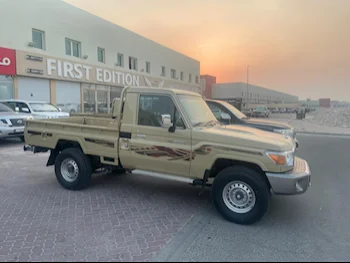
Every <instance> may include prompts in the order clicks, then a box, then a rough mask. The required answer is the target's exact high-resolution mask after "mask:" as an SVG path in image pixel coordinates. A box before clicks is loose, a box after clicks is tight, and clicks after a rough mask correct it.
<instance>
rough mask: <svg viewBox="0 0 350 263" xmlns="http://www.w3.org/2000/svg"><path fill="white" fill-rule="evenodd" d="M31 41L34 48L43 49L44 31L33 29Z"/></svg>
mask: <svg viewBox="0 0 350 263" xmlns="http://www.w3.org/2000/svg"><path fill="white" fill-rule="evenodd" d="M32 41H33V43H34V46H33V47H35V48H38V49H45V33H44V31H41V30H37V29H33V30H32Z"/></svg>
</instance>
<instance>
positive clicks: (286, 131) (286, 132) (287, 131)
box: [273, 129, 294, 138]
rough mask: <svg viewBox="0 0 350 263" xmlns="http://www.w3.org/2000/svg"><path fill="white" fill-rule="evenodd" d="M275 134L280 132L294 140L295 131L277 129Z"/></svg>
mask: <svg viewBox="0 0 350 263" xmlns="http://www.w3.org/2000/svg"><path fill="white" fill-rule="evenodd" d="M273 131H274V132H278V133H280V134H283V135H287V136H289V137H291V138H294V130H293V129H275V130H273Z"/></svg>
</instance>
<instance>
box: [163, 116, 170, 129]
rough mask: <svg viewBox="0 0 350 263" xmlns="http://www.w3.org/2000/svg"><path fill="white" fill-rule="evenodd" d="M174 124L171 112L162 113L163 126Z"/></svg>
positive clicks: (167, 126)
mask: <svg viewBox="0 0 350 263" xmlns="http://www.w3.org/2000/svg"><path fill="white" fill-rule="evenodd" d="M171 126H172V123H171V116H170V114H162V127H163V128H166V129H168V128H170V127H171Z"/></svg>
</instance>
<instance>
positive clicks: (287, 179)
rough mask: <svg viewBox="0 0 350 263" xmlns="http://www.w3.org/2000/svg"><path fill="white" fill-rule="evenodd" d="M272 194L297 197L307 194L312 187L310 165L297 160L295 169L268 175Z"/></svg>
mask: <svg viewBox="0 0 350 263" xmlns="http://www.w3.org/2000/svg"><path fill="white" fill-rule="evenodd" d="M266 176H267V179H268V180H269V182H270V185H271V188H272V192H273V193H274V194H276V195H297V194H302V193H305V192H306V190H307V189H308V188H309V187H310V186H311V171H310V167H309V165H308V163H307V162H306V161H305V160H303V159H300V158H298V157H296V158H295V164H294V169H293V170H292V171H290V172H286V173H266Z"/></svg>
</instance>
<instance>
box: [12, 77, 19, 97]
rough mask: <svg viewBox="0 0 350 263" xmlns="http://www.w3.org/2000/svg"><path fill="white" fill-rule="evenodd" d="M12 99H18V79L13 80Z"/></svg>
mask: <svg viewBox="0 0 350 263" xmlns="http://www.w3.org/2000/svg"><path fill="white" fill-rule="evenodd" d="M13 98H14V99H18V79H17V77H14V78H13Z"/></svg>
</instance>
